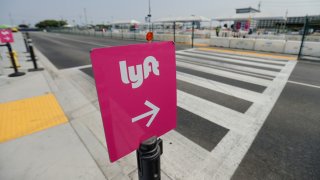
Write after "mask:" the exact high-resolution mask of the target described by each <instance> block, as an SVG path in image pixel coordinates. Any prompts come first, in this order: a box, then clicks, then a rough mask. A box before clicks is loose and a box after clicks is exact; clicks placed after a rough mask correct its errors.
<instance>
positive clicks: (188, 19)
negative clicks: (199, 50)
mask: <svg viewBox="0 0 320 180" xmlns="http://www.w3.org/2000/svg"><path fill="white" fill-rule="evenodd" d="M176 22H192V35H191V46H192V48H193V40H194V24H195V22H210V19H209V18H206V17H204V16H196V15H191V16H178V17H166V18H160V19H157V20H155V21H153V23H173V41H175V40H176V28H175V27H176Z"/></svg>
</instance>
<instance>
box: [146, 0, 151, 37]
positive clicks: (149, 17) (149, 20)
mask: <svg viewBox="0 0 320 180" xmlns="http://www.w3.org/2000/svg"><path fill="white" fill-rule="evenodd" d="M147 17H148V29H149V31H151V27H150V23H151V4H150V0H149V14H148V16H147Z"/></svg>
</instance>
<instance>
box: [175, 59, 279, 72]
mask: <svg viewBox="0 0 320 180" xmlns="http://www.w3.org/2000/svg"><path fill="white" fill-rule="evenodd" d="M176 58H177V59H178V60H181V59H183V60H188V61H190V62H194V63H202V64H210V65H213V66H219V67H223V68H229V69H235V70H239V71H244V72H249V73H255V74H258V75H267V76H272V77H275V76H276V75H277V74H278V72H275V71H268V70H264V69H257V68H252V67H245V66H239V65H235V64H228V65H227V66H226V63H223V62H218V61H210V60H204V59H196V58H192V57H183V56H180V55H177V56H176Z"/></svg>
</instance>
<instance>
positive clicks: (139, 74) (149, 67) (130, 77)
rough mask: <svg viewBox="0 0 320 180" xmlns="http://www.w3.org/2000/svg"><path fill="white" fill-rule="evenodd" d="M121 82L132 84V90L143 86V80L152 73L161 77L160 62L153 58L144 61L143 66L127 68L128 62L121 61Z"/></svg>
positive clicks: (149, 57)
mask: <svg viewBox="0 0 320 180" xmlns="http://www.w3.org/2000/svg"><path fill="white" fill-rule="evenodd" d="M119 65H120V73H121V80H122V82H123V83H125V84H129V83H131V87H132V89H135V88H138V87H140V86H141V85H142V83H143V80H144V79H147V78H148V77H149V74H150V72H153V74H154V75H157V76H159V75H160V73H159V62H158V61H157V60H156V58H155V57H153V56H148V57H146V58H145V59H144V61H143V64H138V65H136V66H129V67H127V63H126V61H120V62H119Z"/></svg>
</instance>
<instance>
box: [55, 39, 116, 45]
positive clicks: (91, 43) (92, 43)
mask: <svg viewBox="0 0 320 180" xmlns="http://www.w3.org/2000/svg"><path fill="white" fill-rule="evenodd" d="M55 38H58V39H64V40H69V41H74V42H80V43H85V44H90V45H94V46H101V47H111V46H109V45H103V44H99V43H94V42H88V41H81V40H75V39H70V38H65V37H61V36H55Z"/></svg>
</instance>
